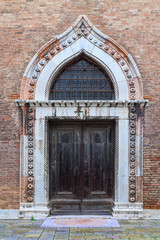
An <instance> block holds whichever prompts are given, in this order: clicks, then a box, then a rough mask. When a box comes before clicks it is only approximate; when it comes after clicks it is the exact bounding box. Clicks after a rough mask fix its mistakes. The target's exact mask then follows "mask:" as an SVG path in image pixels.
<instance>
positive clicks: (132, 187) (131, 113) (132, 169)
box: [129, 106, 137, 202]
mask: <svg viewBox="0 0 160 240" xmlns="http://www.w3.org/2000/svg"><path fill="white" fill-rule="evenodd" d="M129 110H130V111H129V119H130V120H129V121H130V134H131V136H130V177H129V178H130V183H131V184H130V189H129V193H130V196H129V201H130V202H135V201H136V177H135V160H136V155H135V154H136V151H135V147H136V141H135V140H136V138H135V135H136V119H137V117H136V107H134V106H132V107H130V109H129Z"/></svg>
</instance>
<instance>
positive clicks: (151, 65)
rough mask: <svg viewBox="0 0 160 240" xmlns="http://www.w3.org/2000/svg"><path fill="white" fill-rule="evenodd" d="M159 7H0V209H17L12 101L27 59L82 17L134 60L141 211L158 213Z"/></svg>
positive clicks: (60, 2)
mask: <svg viewBox="0 0 160 240" xmlns="http://www.w3.org/2000/svg"><path fill="white" fill-rule="evenodd" d="M159 12H160V4H159V0H154V1H148V0H139V1H137V0H136V1H135V0H132V1H128V0H121V1H118V0H110V1H106V0H78V1H76V0H54V1H51V0H39V1H37V0H35V1H32V0H26V1H25V0H18V1H14V0H12V1H11V0H1V1H0V34H1V35H0V41H1V42H0V56H1V61H0V65H1V67H0V82H1V94H0V97H1V104H0V113H1V116H2V117H1V120H0V132H1V134H0V141H1V142H0V143H1V149H0V159H1V160H0V181H1V184H0V186H1V187H0V207H1V208H18V204H19V130H18V129H19V126H18V111H17V108H16V107H15V106H14V103H13V102H14V99H15V98H18V96H19V93H20V84H21V79H22V76H23V72H24V71H25V68H26V67H27V64H28V62H29V61H30V59H31V58H32V57H33V55H34V54H35V53H36V52H37V51H38V50H39V48H41V47H42V46H43V45H44V44H45V43H46V42H48V41H49V40H50V39H51V38H52V37H54V36H55V35H56V34H60V33H62V32H63V31H64V30H66V29H67V28H68V27H70V26H71V25H72V24H73V23H74V21H75V20H76V18H77V17H78V16H79V15H80V14H84V15H86V16H87V17H88V18H89V19H90V21H91V22H92V23H93V25H95V26H96V27H97V28H98V29H99V30H101V31H102V32H103V33H105V34H107V35H109V36H110V37H112V38H113V39H115V40H116V41H117V42H118V43H119V44H121V45H122V46H123V47H124V48H126V50H127V51H128V52H130V53H131V55H132V56H133V57H134V59H135V61H136V63H137V65H138V67H139V69H140V72H141V74H142V77H143V87H144V96H145V98H149V99H150V101H151V105H150V106H149V107H147V108H146V115H145V129H144V206H145V207H146V208H151V207H152V208H160V147H159V145H160V144H159V143H160V127H159V125H160V120H159V118H160V113H159V112H160V107H159V106H160V97H159V96H160V95H159V93H160V92H159V91H160V81H159V78H160V71H159V69H160V61H158V57H159V54H160V48H159V45H158V36H159V34H160V28H159V21H160V14H159Z"/></svg>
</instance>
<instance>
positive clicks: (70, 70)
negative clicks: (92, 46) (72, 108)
mask: <svg viewBox="0 0 160 240" xmlns="http://www.w3.org/2000/svg"><path fill="white" fill-rule="evenodd" d="M113 99H115V94H114V88H113V84H112V82H111V79H110V77H109V76H108V74H107V73H106V72H105V71H104V70H103V68H102V67H100V66H99V65H97V64H96V63H95V62H93V61H91V60H90V59H88V58H87V57H86V56H84V55H81V57H79V58H78V59H77V60H75V61H74V62H72V63H69V64H68V65H66V66H65V67H64V68H63V69H62V71H61V72H60V73H59V74H58V76H57V77H56V78H55V81H54V83H53V85H52V87H51V92H50V100H113Z"/></svg>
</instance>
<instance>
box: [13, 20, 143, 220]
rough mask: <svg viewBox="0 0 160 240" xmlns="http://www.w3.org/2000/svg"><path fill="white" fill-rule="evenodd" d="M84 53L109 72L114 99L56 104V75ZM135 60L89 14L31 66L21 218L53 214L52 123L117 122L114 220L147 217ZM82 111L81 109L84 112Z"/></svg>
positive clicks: (24, 108)
mask: <svg viewBox="0 0 160 240" xmlns="http://www.w3.org/2000/svg"><path fill="white" fill-rule="evenodd" d="M82 52H83V54H85V55H87V56H88V57H89V58H91V59H93V60H94V61H95V62H97V63H98V64H99V65H101V67H102V68H103V69H104V70H105V71H106V72H107V73H108V74H109V76H110V78H111V80H112V82H113V85H114V89H115V97H116V100H115V101H113V100H112V101H78V100H77V101H51V100H48V99H49V92H50V87H51V84H52V83H53V81H54V78H55V76H56V75H57V73H58V72H59V71H60V70H61V69H62V68H63V66H65V65H66V64H67V63H68V62H70V61H71V60H72V59H74V58H76V57H77V56H79V55H80V54H82ZM142 96H143V93H142V85H141V76H140V73H139V71H138V68H137V66H136V64H135V62H134V60H133V59H132V57H131V56H130V55H129V54H128V53H127V52H126V51H125V50H124V49H123V48H122V47H120V46H119V45H118V44H117V43H115V41H113V40H112V39H111V38H109V37H108V36H106V35H104V34H102V33H101V32H99V31H98V30H97V29H96V28H95V27H93V26H92V24H91V23H90V22H89V20H88V19H87V18H86V17H85V16H80V17H79V18H78V20H77V21H76V23H75V24H74V25H73V26H72V27H71V28H70V29H68V30H67V31H66V32H65V33H63V34H62V35H60V36H58V37H57V38H55V39H53V40H51V41H50V42H49V43H48V44H47V45H46V46H45V47H43V48H42V49H41V50H40V51H39V52H38V53H37V54H36V55H35V56H34V57H33V59H32V60H31V62H30V63H29V65H28V67H27V69H26V71H25V74H24V77H23V79H22V86H21V96H20V98H21V99H18V100H16V105H17V106H18V107H19V112H20V119H21V130H20V135H21V157H20V161H21V164H20V165H21V198H20V216H21V217H25V218H28V217H31V216H34V217H45V216H48V215H49V212H50V209H49V160H48V143H47V141H48V140H47V139H48V119H53V121H54V119H56V120H57V119H60V120H63V119H64V120H66V119H70V120H75V121H76V120H104V121H105V120H106V121H107V120H109V119H114V120H115V121H116V150H115V152H116V154H115V201H114V207H113V216H114V217H141V216H142V213H143V143H142V138H143V116H144V107H145V105H146V103H147V101H146V100H145V101H144V100H143V97H142ZM79 110H80V111H79Z"/></svg>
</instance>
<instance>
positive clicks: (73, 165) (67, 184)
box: [50, 122, 81, 214]
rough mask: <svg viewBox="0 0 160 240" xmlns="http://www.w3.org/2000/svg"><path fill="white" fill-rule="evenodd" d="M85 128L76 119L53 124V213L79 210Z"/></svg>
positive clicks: (51, 145)
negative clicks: (81, 159) (82, 136)
mask: <svg viewBox="0 0 160 240" xmlns="http://www.w3.org/2000/svg"><path fill="white" fill-rule="evenodd" d="M80 151H81V128H80V125H79V124H74V123H72V124H71V123H56V122H55V123H52V124H51V125H50V205H51V209H52V213H58V214H60V213H62V212H63V211H64V212H66V214H67V212H69V211H72V210H73V211H77V213H78V212H79V205H80V202H81V199H80V193H79V189H80V188H81V187H80V157H81V154H80Z"/></svg>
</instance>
